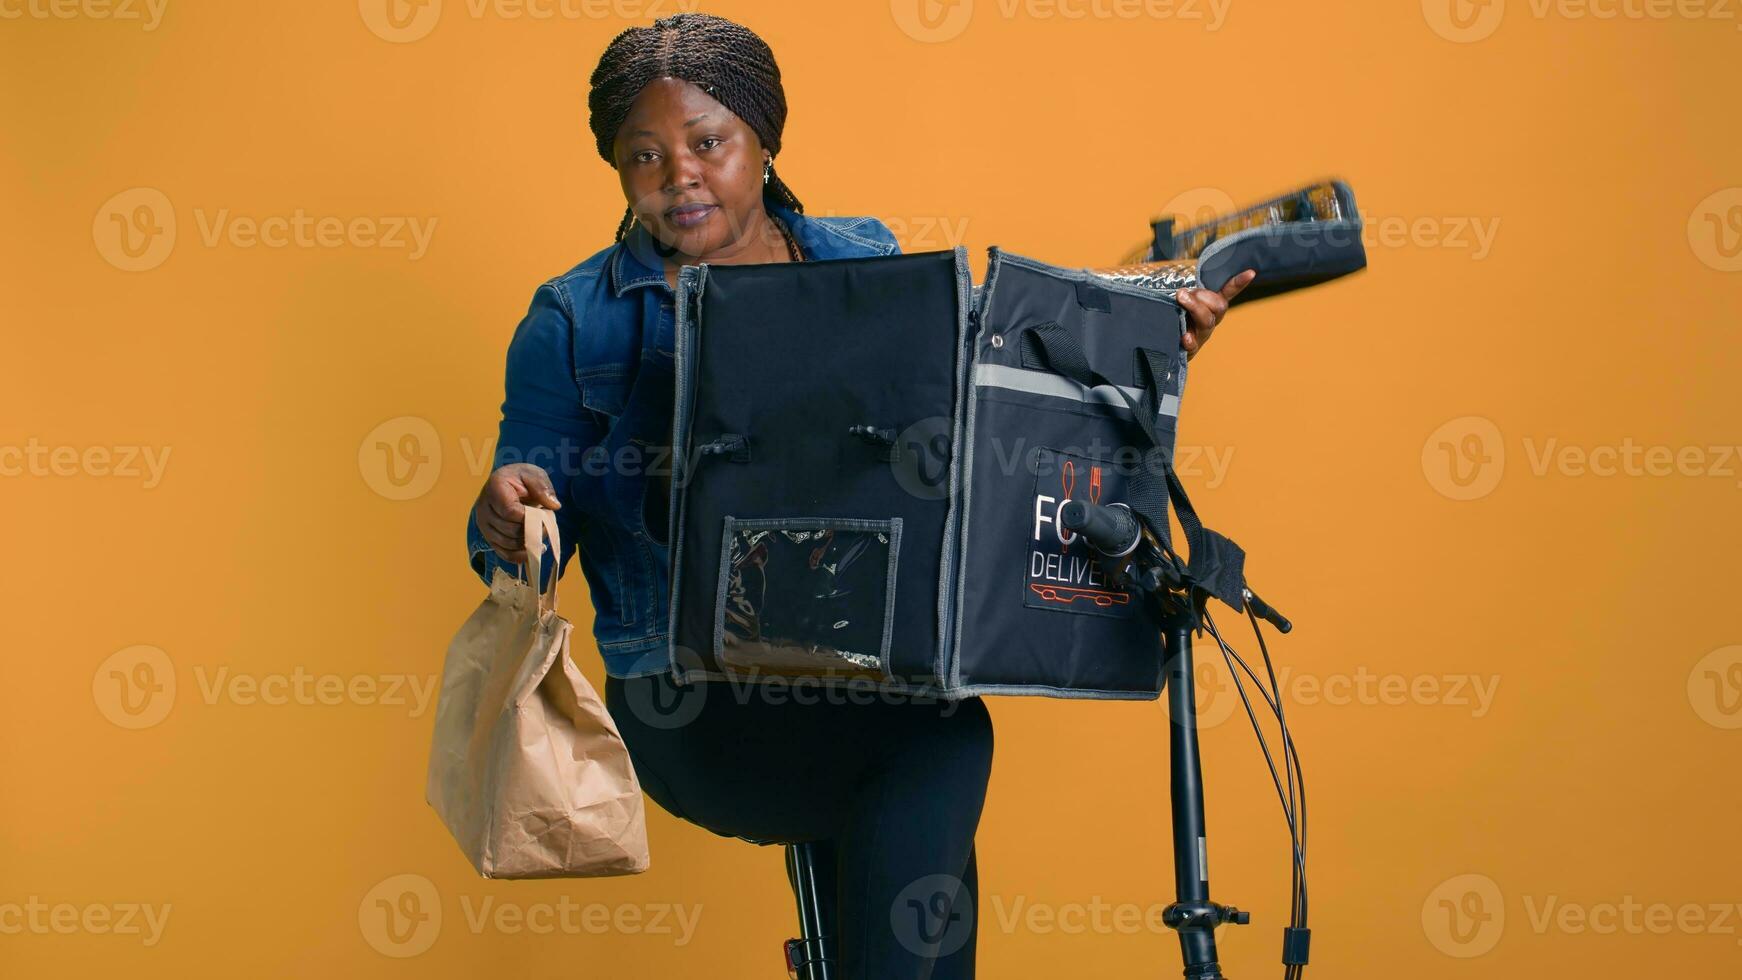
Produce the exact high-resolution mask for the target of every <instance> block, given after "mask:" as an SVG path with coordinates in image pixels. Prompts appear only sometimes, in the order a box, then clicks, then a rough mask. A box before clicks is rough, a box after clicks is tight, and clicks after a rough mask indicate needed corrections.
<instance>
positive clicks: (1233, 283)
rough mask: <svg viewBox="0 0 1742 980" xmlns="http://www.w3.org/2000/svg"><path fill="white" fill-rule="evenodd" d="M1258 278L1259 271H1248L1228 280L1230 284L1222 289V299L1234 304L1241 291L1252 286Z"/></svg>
mask: <svg viewBox="0 0 1742 980" xmlns="http://www.w3.org/2000/svg"><path fill="white" fill-rule="evenodd" d="M1257 278H1258V270H1257V269H1247V270H1246V271H1245V272H1242V273H1240V274H1239V275H1237V276H1235V277H1234V278H1232V279H1230V280H1228V284H1227V285H1225V286H1223V287H1222V298H1223V299H1225V300H1227V301H1228V302H1230V303H1232V302H1233V301H1234V297H1236V296H1238V295H1240V291H1241V290H1243V289H1245V288H1246V287H1247V286H1250V285H1252V280H1254V279H1257Z"/></svg>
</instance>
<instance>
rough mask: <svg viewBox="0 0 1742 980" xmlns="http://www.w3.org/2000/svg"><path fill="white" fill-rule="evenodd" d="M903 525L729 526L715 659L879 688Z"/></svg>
mask: <svg viewBox="0 0 1742 980" xmlns="http://www.w3.org/2000/svg"><path fill="white" fill-rule="evenodd" d="M900 547H901V519H900V518H892V519H889V520H857V519H850V518H834V517H823V518H808V517H795V518H767V519H753V520H747V519H741V518H736V517H727V518H726V519H725V536H724V541H723V546H722V547H721V549H720V579H719V587H718V592H717V595H716V603H717V606H716V609H715V613H716V615H715V618H714V621H715V623H716V624H717V625H716V627H715V630H716V632H715V634H714V658H715V660H716V661H717V662H718V663H719V664H720V665H721V666H722V667H725V668H727V669H730V670H733V671H737V672H744V673H771V674H799V675H813V676H859V677H876V678H884V677H885V676H887V669H886V665H887V664H888V662H889V637H890V627H891V625H892V620H893V613H894V608H895V572H896V567H897V566H896V561H897V558H898V556H899V553H900Z"/></svg>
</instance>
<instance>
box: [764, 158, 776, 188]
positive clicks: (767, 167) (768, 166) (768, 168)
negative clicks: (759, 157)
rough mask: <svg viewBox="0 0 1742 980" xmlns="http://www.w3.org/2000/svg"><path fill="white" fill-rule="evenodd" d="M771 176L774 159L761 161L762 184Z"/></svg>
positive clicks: (772, 174)
mask: <svg viewBox="0 0 1742 980" xmlns="http://www.w3.org/2000/svg"><path fill="white" fill-rule="evenodd" d="M772 176H774V161H773V160H764V161H762V182H763V183H764V184H766V183H768V180H769V178H770V177H772Z"/></svg>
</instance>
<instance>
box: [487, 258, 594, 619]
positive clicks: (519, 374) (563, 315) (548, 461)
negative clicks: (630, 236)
mask: <svg viewBox="0 0 1742 980" xmlns="http://www.w3.org/2000/svg"><path fill="white" fill-rule="evenodd" d="M574 327H575V324H574V315H573V309H572V307H571V304H570V303H569V302H568V297H567V296H566V295H565V294H564V293H563V292H562V291H561V290H559V289H558V288H557V287H556V286H555V285H553V284H552V283H545V284H544V285H543V286H541V287H539V289H538V291H537V292H536V293H534V294H533V297H532V305H531V307H530V308H529V309H528V310H527V311H526V316H525V318H523V319H522V320H521V321H520V325H519V326H518V327H516V328H515V330H514V338H513V340H511V341H510V342H509V344H508V365H507V380H506V384H505V388H506V394H505V399H504V401H503V403H502V422H501V425H500V426H499V428H498V430H497V439H496V455H495V460H494V462H493V464H492V469H493V470H494V469H495V468H497V467H501V466H505V465H507V464H509V463H534V464H536V465H538V466H539V467H540V468H542V469H543V470H544V471H545V473H547V474H549V476H550V482H551V486H552V487H553V488H554V489H555V490H556V499H557V500H558V501H559V502H560V503H561V504H562V505H563V506H562V507H561V508H559V509H558V510H557V512H556V522H557V531H558V533H559V535H560V536H561V538H562V553H561V554H560V555H558V556H557V558H556V561H555V562H551V561H548V560H546V561H544V562H543V563H542V574H541V576H540V579H541V581H540V583H539V585H540V587H541V588H542V587H544V586H545V585H547V584H548V583H549V582H550V578H549V576H550V575H551V574H552V571H551V570H552V568H553V566H554V568H555V569H556V570H557V571H556V574H557V575H558V576H559V577H560V575H561V574H562V569H563V568H565V567H566V566H567V565H568V559H569V555H571V554H573V553H574V550H575V542H576V541H578V540H579V533H580V527H579V526H578V522H579V521H580V508H578V507H576V506H574V504H573V502H572V501H573V499H574V496H575V494H574V490H575V488H574V486H573V481H574V480H576V479H584V478H585V477H584V476H582V475H581V474H582V467H581V466H580V460H581V458H582V455H583V454H584V453H585V451H586V450H587V449H589V448H591V447H592V446H595V445H597V444H598V443H599V441H600V439H601V438H602V433H601V432H600V431H599V423H598V422H597V421H596V420H595V419H596V417H595V416H594V415H593V414H592V413H591V412H589V411H587V410H586V409H585V408H583V407H582V405H581V391H580V386H579V385H578V384H577V383H576V381H575V374H574ZM466 551H467V554H468V556H469V558H470V561H471V565H472V570H473V571H474V572H476V573H477V574H478V577H479V578H481V579H483V580H484V583H485V584H486V585H488V584H489V582H490V579H491V576H492V575H493V574H494V570H495V569H497V568H501V569H504V570H505V571H507V572H508V573H509V574H511V575H517V576H518V575H521V574H523V572H522V571H521V566H519V565H517V564H515V563H513V562H508V561H503V560H502V558H501V557H500V556H498V555H497V554H496V552H495V551H494V550H492V549H491V547H490V545H489V544H488V543H487V542H486V541H485V540H484V536H483V534H482V533H481V532H480V531H479V530H478V522H477V517H476V514H475V513H472V512H468V513H467V517H466Z"/></svg>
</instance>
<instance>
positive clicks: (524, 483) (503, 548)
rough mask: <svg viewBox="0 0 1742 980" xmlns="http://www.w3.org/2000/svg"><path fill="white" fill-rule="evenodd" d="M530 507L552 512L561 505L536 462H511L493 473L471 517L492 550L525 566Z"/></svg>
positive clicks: (546, 474) (508, 559)
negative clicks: (527, 510)
mask: <svg viewBox="0 0 1742 980" xmlns="http://www.w3.org/2000/svg"><path fill="white" fill-rule="evenodd" d="M527 504H536V505H538V506H540V507H544V508H548V509H550V510H556V509H558V508H560V507H561V506H562V503H561V502H560V501H558V500H557V499H556V490H555V489H554V488H553V487H552V486H551V485H550V474H548V473H546V472H545V471H544V468H543V467H541V466H537V465H535V464H533V463H509V464H508V465H507V466H504V467H501V468H500V469H498V470H496V472H494V473H491V474H490V479H488V480H485V481H484V489H482V490H480V491H478V502H477V503H475V504H473V505H472V516H474V517H475V518H477V521H478V530H479V532H481V533H482V534H483V535H484V540H485V541H487V542H489V544H490V548H491V550H492V551H495V552H496V554H497V555H498V556H500V557H501V559H502V560H503V561H511V562H513V563H514V564H516V565H523V564H525V563H526V532H525V530H524V528H525V527H526V505H527Z"/></svg>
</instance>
